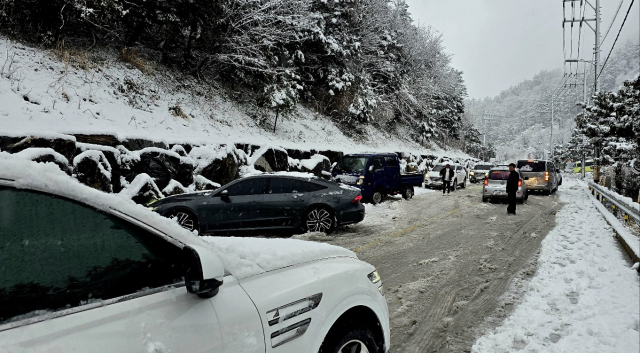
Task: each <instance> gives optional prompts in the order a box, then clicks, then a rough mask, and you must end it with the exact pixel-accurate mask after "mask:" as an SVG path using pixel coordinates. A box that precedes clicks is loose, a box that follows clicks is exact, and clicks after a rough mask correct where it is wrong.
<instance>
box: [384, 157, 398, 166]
mask: <svg viewBox="0 0 640 353" xmlns="http://www.w3.org/2000/svg"><path fill="white" fill-rule="evenodd" d="M384 162H385V164H386V167H387V168H393V167H395V166H396V159H395V158H393V157H384Z"/></svg>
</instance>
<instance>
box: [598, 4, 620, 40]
mask: <svg viewBox="0 0 640 353" xmlns="http://www.w3.org/2000/svg"><path fill="white" fill-rule="evenodd" d="M623 2H624V0H620V4H618V9H617V10H616V14H615V16H613V19H612V20H611V24H609V28H607V33H605V34H604V37H602V43H604V41H605V39H607V36H608V35H609V31H610V30H611V27H613V23H614V22H616V18H618V14H619V13H620V8H621V7H622V3H623Z"/></svg>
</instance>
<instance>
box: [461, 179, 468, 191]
mask: <svg viewBox="0 0 640 353" xmlns="http://www.w3.org/2000/svg"><path fill="white" fill-rule="evenodd" d="M462 188H463V189H466V188H467V178H464V181H462Z"/></svg>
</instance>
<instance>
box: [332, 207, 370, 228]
mask: <svg viewBox="0 0 640 353" xmlns="http://www.w3.org/2000/svg"><path fill="white" fill-rule="evenodd" d="M364 215H365V211H364V205H363V204H361V203H358V204H357V206H356V207H353V208H351V207H349V208H348V209H346V210H343V211H340V212H338V214H337V215H336V218H337V220H338V225H339V226H344V225H347V224H354V223H359V222H362V220H364Z"/></svg>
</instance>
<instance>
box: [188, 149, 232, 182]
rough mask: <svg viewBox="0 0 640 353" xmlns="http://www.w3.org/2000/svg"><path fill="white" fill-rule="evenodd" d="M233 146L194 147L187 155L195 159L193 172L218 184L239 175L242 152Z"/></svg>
mask: <svg viewBox="0 0 640 353" xmlns="http://www.w3.org/2000/svg"><path fill="white" fill-rule="evenodd" d="M240 152H241V151H239V150H237V149H236V148H235V146H232V145H225V146H211V145H209V146H201V147H194V148H193V149H192V150H191V152H189V157H191V158H192V159H193V160H194V161H195V169H194V173H195V174H196V175H202V176H203V177H205V178H207V179H209V180H211V181H214V182H216V183H219V184H222V185H224V184H227V183H230V182H231V181H233V180H235V179H237V178H238V176H239V173H238V172H239V168H240V165H241V162H242V159H243V157H244V153H240Z"/></svg>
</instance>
